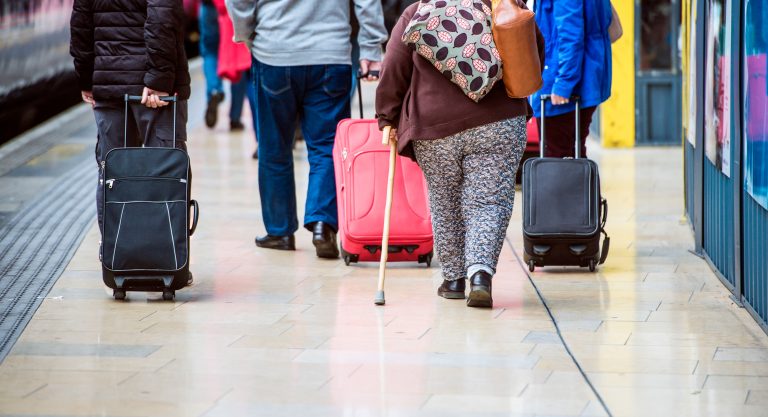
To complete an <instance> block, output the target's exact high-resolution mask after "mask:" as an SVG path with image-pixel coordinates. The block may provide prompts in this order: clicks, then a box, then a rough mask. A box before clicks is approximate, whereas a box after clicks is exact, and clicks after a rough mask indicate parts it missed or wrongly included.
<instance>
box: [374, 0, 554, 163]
mask: <svg viewBox="0 0 768 417" xmlns="http://www.w3.org/2000/svg"><path fill="white" fill-rule="evenodd" d="M417 6H418V3H416V4H412V5H411V6H409V7H408V8H407V9H405V12H403V15H402V16H400V20H399V21H398V22H397V25H395V28H394V29H393V30H392V36H391V37H390V39H389V42H388V43H387V52H386V55H385V56H384V63H383V69H382V72H381V80H380V81H379V86H378V88H377V89H376V118H377V119H378V120H379V127H380V128H382V129H383V128H384V126H389V125H391V126H394V127H396V128H397V139H398V151H399V152H400V154H402V155H404V156H408V157H410V158H413V149H412V147H411V145H410V141H412V140H429V139H440V138H444V137H446V136H450V135H454V134H456V133H459V132H461V131H464V130H467V129H471V128H474V127H478V126H482V125H485V124H489V123H494V122H497V121H500V120H504V119H509V118H512V117H515V116H526V117H530V116H531V115H532V111H531V107H530V106H529V105H528V100H527V99H521V98H509V97H507V94H506V91H505V90H504V84H503V83H502V82H501V81H499V82H497V83H496V85H495V86H494V87H493V89H492V90H491V91H490V92H489V93H488V94H487V95H486V96H485V97H484V98H483V99H482V100H480V101H479V102H477V103H475V102H474V101H472V100H471V99H469V98H468V97H467V96H466V95H464V93H463V92H462V91H461V89H459V87H458V86H456V85H454V84H453V83H452V82H451V81H450V80H448V79H447V78H445V76H443V75H442V74H441V73H440V72H439V71H437V70H436V69H435V68H434V67H433V66H432V64H431V63H430V62H429V61H427V60H426V59H425V58H424V57H422V56H420V55H418V54H417V53H416V52H415V51H414V49H412V48H410V47H409V46H407V45H406V44H404V43H403V41H402V40H401V38H402V36H403V32H404V31H405V27H406V26H407V25H408V23H409V22H410V20H411V17H412V16H413V15H414V13H415V12H416V7H417ZM538 40H539V42H538V43H539V55H540V56H541V57H543V56H544V40H543V38H542V37H541V34H538Z"/></svg>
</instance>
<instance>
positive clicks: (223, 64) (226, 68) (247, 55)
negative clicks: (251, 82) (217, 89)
mask: <svg viewBox="0 0 768 417" xmlns="http://www.w3.org/2000/svg"><path fill="white" fill-rule="evenodd" d="M214 4H215V5H216V11H217V12H218V14H219V65H218V70H217V73H218V75H219V77H221V78H226V79H228V80H230V81H232V82H233V83H236V82H238V81H240V77H241V76H242V74H243V71H250V69H251V51H249V50H248V47H247V46H246V45H245V44H242V43H235V42H233V41H232V37H233V36H234V35H235V30H234V28H233V27H232V20H231V19H230V18H229V14H228V13H227V6H226V4H225V3H224V0H215V1H214Z"/></svg>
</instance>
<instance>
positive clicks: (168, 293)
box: [163, 289, 176, 301]
mask: <svg viewBox="0 0 768 417" xmlns="http://www.w3.org/2000/svg"><path fill="white" fill-rule="evenodd" d="M175 297H176V291H174V290H168V289H166V290H163V300H165V301H172V300H173V299H174V298H175Z"/></svg>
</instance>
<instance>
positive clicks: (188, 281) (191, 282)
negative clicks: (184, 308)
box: [187, 271, 195, 287]
mask: <svg viewBox="0 0 768 417" xmlns="http://www.w3.org/2000/svg"><path fill="white" fill-rule="evenodd" d="M194 283H195V280H194V279H193V278H192V272H191V271H190V272H189V275H188V276H187V287H189V286H190V285H192V284H194Z"/></svg>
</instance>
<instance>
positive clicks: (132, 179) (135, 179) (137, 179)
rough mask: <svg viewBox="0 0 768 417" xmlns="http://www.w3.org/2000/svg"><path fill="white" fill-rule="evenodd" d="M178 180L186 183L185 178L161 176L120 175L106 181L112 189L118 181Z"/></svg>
mask: <svg viewBox="0 0 768 417" xmlns="http://www.w3.org/2000/svg"><path fill="white" fill-rule="evenodd" d="M125 180H130V181H178V182H180V183H182V184H186V183H187V180H186V178H163V177H121V178H110V179H108V180H107V181H106V184H107V186H108V187H109V188H110V189H112V187H113V186H114V184H115V182H119V181H125Z"/></svg>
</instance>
